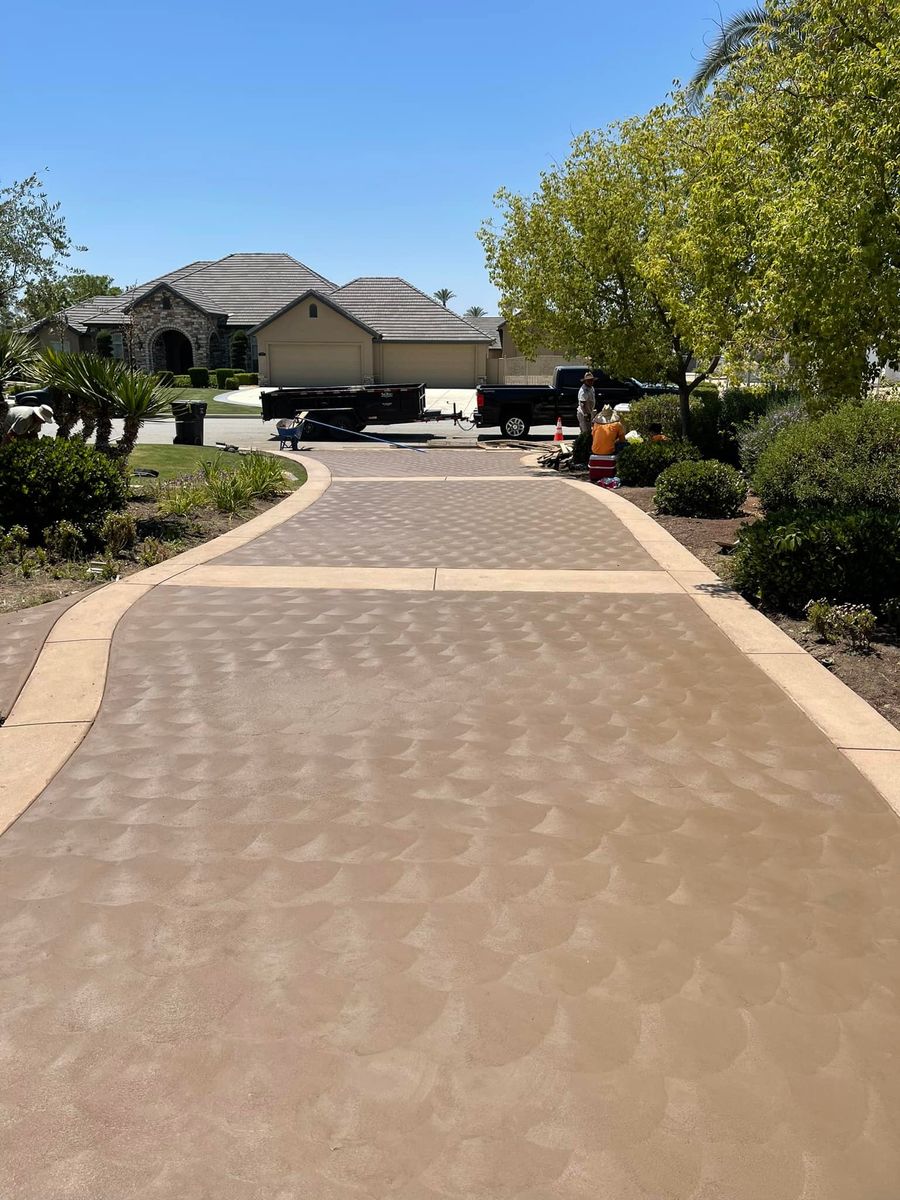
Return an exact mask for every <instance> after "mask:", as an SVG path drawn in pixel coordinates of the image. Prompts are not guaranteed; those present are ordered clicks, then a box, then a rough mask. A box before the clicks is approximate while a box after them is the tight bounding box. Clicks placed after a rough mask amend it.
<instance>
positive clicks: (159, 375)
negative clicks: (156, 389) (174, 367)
mask: <svg viewBox="0 0 900 1200" xmlns="http://www.w3.org/2000/svg"><path fill="white" fill-rule="evenodd" d="M174 378H175V376H174V375H173V374H172V372H171V371H157V372H156V380H157V383H158V384H159V386H160V387H172V381H173V380H174Z"/></svg>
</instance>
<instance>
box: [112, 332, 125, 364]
mask: <svg viewBox="0 0 900 1200" xmlns="http://www.w3.org/2000/svg"><path fill="white" fill-rule="evenodd" d="M112 352H113V358H124V357H125V341H124V338H123V337H122V335H121V333H114V334H113V335H112Z"/></svg>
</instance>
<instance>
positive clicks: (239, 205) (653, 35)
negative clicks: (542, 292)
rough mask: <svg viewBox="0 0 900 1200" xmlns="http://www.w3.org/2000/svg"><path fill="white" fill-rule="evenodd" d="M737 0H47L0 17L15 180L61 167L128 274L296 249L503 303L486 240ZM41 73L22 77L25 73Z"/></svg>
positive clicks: (649, 100)
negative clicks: (509, 204)
mask: <svg viewBox="0 0 900 1200" xmlns="http://www.w3.org/2000/svg"><path fill="white" fill-rule="evenodd" d="M737 7H738V5H737V4H735V3H730V2H729V0H723V3H722V4H721V6H720V4H719V3H717V0H637V2H636V3H625V4H623V3H621V2H620V0H593V2H589V0H556V2H555V3H547V2H546V0H544V2H543V3H537V2H536V0H480V2H478V3H475V2H473V0H452V3H450V2H446V0H445V2H438V3H435V2H434V0H431V2H430V3H429V2H428V0H426V2H425V3H422V2H421V0H417V2H415V3H414V2H413V0H382V2H381V3H377V4H373V3H371V2H369V3H361V2H360V0H318V2H311V0H300V2H299V3H298V2H297V0H291V2H287V0H264V2H262V3H256V4H254V3H248V2H246V0H245V2H242V3H240V4H237V3H234V2H233V0H220V2H219V3H212V2H211V0H181V2H180V3H177V2H173V0H155V2H153V3H150V2H148V0H126V2H125V3H121V2H114V0H105V2H104V0H62V2H60V0H31V3H28V4H25V3H19V4H13V5H10V6H8V7H7V9H6V11H5V14H4V29H3V46H2V48H0V70H2V79H3V91H4V104H3V107H4V109H5V113H6V119H5V120H4V122H3V126H4V128H3V135H2V142H0V145H2V150H0V179H2V180H3V181H4V182H8V181H9V180H10V179H17V178H21V177H23V176H25V175H28V174H30V173H31V172H32V171H35V170H39V169H44V168H46V171H47V174H46V184H47V188H48V190H49V192H50V194H51V195H52V196H53V197H54V198H56V199H59V200H60V201H61V202H62V207H63V211H64V213H65V215H66V217H67V218H68V222H69V228H70V232H71V233H72V235H73V237H74V238H75V240H76V241H78V242H81V243H83V244H85V245H87V246H88V247H89V250H88V253H87V254H85V255H81V256H79V257H78V259H77V262H78V264H79V265H81V266H83V267H85V268H86V269H87V270H90V271H94V272H109V273H111V274H112V275H113V276H114V277H115V279H116V281H117V282H118V283H120V284H123V285H127V284H128V283H132V282H135V281H139V280H144V279H148V278H151V277H152V276H154V275H157V274H160V273H162V272H163V271H167V270H171V269H173V268H175V267H177V266H179V265H182V264H183V263H186V262H189V261H191V260H193V259H197V258H218V257H220V256H221V255H223V254H229V253H231V252H233V251H238V250H269V251H271V250H282V251H287V252H288V253H290V254H293V255H294V256H295V257H296V258H299V259H300V260H301V261H303V262H306V263H308V264H309V265H310V266H312V267H314V268H315V269H316V270H318V271H320V272H321V273H322V274H324V275H327V276H329V277H330V278H332V279H334V280H336V281H338V282H339V283H343V282H346V281H347V280H348V279H350V278H352V277H354V276H356V275H380V274H385V275H402V276H404V277H405V278H407V279H409V280H410V281H411V282H413V283H415V284H416V285H417V286H419V287H421V288H423V289H424V290H425V291H429V292H431V291H433V290H434V289H435V288H437V287H441V286H447V287H451V288H452V289H453V290H454V291H455V292H456V293H457V296H458V298H457V299H456V300H454V301H453V307H455V308H458V309H462V308H464V307H466V306H468V305H469V304H481V305H482V306H483V307H485V308H487V309H488V310H493V309H494V307H495V304H496V297H495V294H494V292H493V290H492V289H491V287H490V285H489V283H488V280H487V276H486V273H485V271H484V266H483V259H482V253H481V247H480V245H479V243H478V242H477V241H476V239H475V230H476V229H477V228H478V226H479V224H480V222H481V220H482V219H483V218H484V217H487V216H489V215H490V214H491V212H492V196H493V193H494V192H495V191H496V189H497V188H498V187H500V186H501V185H507V186H510V187H512V188H514V189H516V190H530V189H531V188H532V187H533V185H534V183H535V181H536V179H537V176H538V172H539V171H540V170H541V169H542V168H543V167H545V166H547V165H548V164H549V163H551V162H552V161H553V160H555V159H559V158H561V157H562V156H564V154H565V152H566V147H567V145H568V143H569V141H570V140H571V138H572V136H573V135H574V134H575V133H578V132H580V131H582V130H584V129H587V128H596V127H598V126H601V125H604V124H606V123H607V122H609V121H613V120H616V119H618V118H620V117H623V116H627V115H630V114H632V113H636V112H641V111H643V110H645V109H646V108H648V107H649V106H650V105H652V104H653V103H655V102H656V101H658V100H660V99H661V98H662V97H663V96H664V95H665V93H666V91H667V90H668V89H669V87H670V86H671V82H672V80H673V78H675V77H676V76H680V77H681V78H685V77H687V76H688V75H689V74H690V72H691V69H692V66H693V64H694V62H695V60H696V57H697V55H698V54H699V53H701V52H702V49H703V44H704V38H705V37H709V35H710V33H711V32H712V30H713V25H714V21H715V19H716V18H717V16H718V14H719V12H720V8H721V11H724V12H726V13H730V12H732V11H734V10H735V9H736V8H737ZM29 63H33V64H34V66H35V69H36V76H37V77H36V78H35V79H34V81H33V82H29V81H28V79H27V75H28V64H29Z"/></svg>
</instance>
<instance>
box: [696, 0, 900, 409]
mask: <svg viewBox="0 0 900 1200" xmlns="http://www.w3.org/2000/svg"><path fill="white" fill-rule="evenodd" d="M802 13H803V16H802V36H801V37H798V36H797V20H798V7H797V5H796V4H795V3H793V2H791V0H769V2H768V3H767V5H766V14H767V29H768V36H766V37H764V38H757V39H755V40H754V41H753V42H752V44H751V45H750V46H749V47H748V48H747V49H746V52H745V53H743V54H742V55H741V56H740V57H739V58H738V59H736V60H735V61H733V62H732V64H731V66H730V67H729V69H728V72H727V74H726V75H725V76H724V77H722V78H720V79H719V80H718V82H717V83H716V85H715V87H714V88H713V90H712V93H711V96H710V98H709V100H708V102H707V103H706V105H705V107H704V113H703V146H704V153H705V155H706V170H705V175H704V182H703V186H702V188H701V189H699V190H698V191H697V193H696V195H695V196H694V197H693V198H692V205H691V209H692V211H691V220H692V227H693V229H694V231H695V233H697V232H698V231H699V235H700V236H703V237H705V238H706V239H707V241H708V242H709V243H710V244H712V243H713V242H715V241H718V243H719V245H720V247H721V251H722V253H723V255H725V256H726V257H728V256H730V255H731V254H733V253H735V252H736V250H738V249H740V251H742V252H743V253H744V255H745V263H746V276H745V279H744V283H743V285H742V299H741V309H740V322H739V325H738V328H737V330H736V334H735V336H734V337H733V339H732V341H731V346H730V351H729V358H730V361H731V362H732V363H734V364H737V363H739V362H741V361H743V362H746V363H751V362H755V363H758V364H760V366H761V367H762V370H763V371H764V373H766V374H768V375H770V376H772V377H776V378H781V379H784V378H786V379H787V381H788V382H790V383H792V384H794V385H796V386H797V387H799V388H800V390H801V391H802V393H803V394H804V395H805V396H806V397H807V398H808V399H811V400H812V401H814V402H815V403H816V404H818V405H820V406H823V407H826V406H828V405H830V404H831V403H833V402H834V401H835V400H837V399H840V398H849V397H852V396H855V395H859V394H860V393H861V392H863V391H864V390H865V388H866V387H867V386H868V384H869V383H870V382H871V380H872V378H873V376H874V375H875V374H876V372H877V371H878V370H879V367H880V365H882V364H885V363H891V364H893V363H895V362H898V361H900V288H898V286H897V264H898V263H900V185H898V179H900V175H898V170H897V164H898V162H900V4H898V3H897V0H890V2H887V3H883V2H881V0H803V9H802Z"/></svg>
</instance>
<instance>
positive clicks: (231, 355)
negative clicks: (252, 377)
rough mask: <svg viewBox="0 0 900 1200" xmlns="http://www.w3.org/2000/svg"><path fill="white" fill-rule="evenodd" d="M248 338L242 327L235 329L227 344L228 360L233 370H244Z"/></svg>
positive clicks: (247, 351) (248, 348)
mask: <svg viewBox="0 0 900 1200" xmlns="http://www.w3.org/2000/svg"><path fill="white" fill-rule="evenodd" d="M249 350H250V339H249V338H248V337H247V335H246V333H244V331H243V329H236V330H235V332H234V333H233V334H232V335H231V340H230V342H229V344H228V361H229V362H230V363H231V366H232V367H233V368H234V370H235V371H246V369H247V355H248V353H249Z"/></svg>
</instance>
